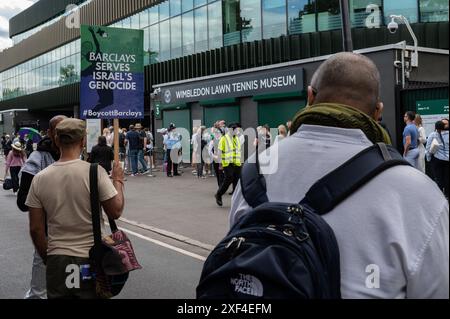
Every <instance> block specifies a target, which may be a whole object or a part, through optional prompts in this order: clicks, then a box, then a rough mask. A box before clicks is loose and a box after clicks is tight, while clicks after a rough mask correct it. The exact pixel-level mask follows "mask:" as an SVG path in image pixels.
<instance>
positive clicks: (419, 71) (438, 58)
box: [410, 52, 449, 83]
mask: <svg viewBox="0 0 450 319" xmlns="http://www.w3.org/2000/svg"><path fill="white" fill-rule="evenodd" d="M448 62H449V59H448V55H444V54H435V53H424V52H419V67H418V68H415V69H414V70H413V71H412V72H411V77H410V81H424V82H444V83H448V72H449V70H448V68H449V63H448Z"/></svg>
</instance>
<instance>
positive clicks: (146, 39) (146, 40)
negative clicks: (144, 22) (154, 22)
mask: <svg viewBox="0 0 450 319" xmlns="http://www.w3.org/2000/svg"><path fill="white" fill-rule="evenodd" d="M149 63H150V28H145V29H144V65H148V64H149Z"/></svg>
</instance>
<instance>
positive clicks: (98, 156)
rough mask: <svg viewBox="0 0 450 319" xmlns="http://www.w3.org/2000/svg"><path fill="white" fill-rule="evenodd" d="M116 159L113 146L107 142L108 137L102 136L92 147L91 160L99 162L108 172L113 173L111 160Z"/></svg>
mask: <svg viewBox="0 0 450 319" xmlns="http://www.w3.org/2000/svg"><path fill="white" fill-rule="evenodd" d="M113 160H114V151H113V149H112V147H110V146H108V145H107V144H106V137H104V136H100V137H99V138H98V144H97V145H96V146H94V147H93V148H92V151H91V156H90V157H89V162H91V163H99V164H100V166H101V167H103V168H104V169H105V170H106V172H108V174H110V173H111V161H113Z"/></svg>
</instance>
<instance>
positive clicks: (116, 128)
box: [114, 119, 119, 163]
mask: <svg viewBox="0 0 450 319" xmlns="http://www.w3.org/2000/svg"><path fill="white" fill-rule="evenodd" d="M114 162H116V163H119V119H114Z"/></svg>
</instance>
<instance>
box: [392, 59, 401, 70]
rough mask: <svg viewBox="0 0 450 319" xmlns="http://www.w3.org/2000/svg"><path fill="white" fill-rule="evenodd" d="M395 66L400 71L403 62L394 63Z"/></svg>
mask: <svg viewBox="0 0 450 319" xmlns="http://www.w3.org/2000/svg"><path fill="white" fill-rule="evenodd" d="M394 66H395V67H396V68H397V69H400V68H401V67H402V61H399V60H397V61H394Z"/></svg>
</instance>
